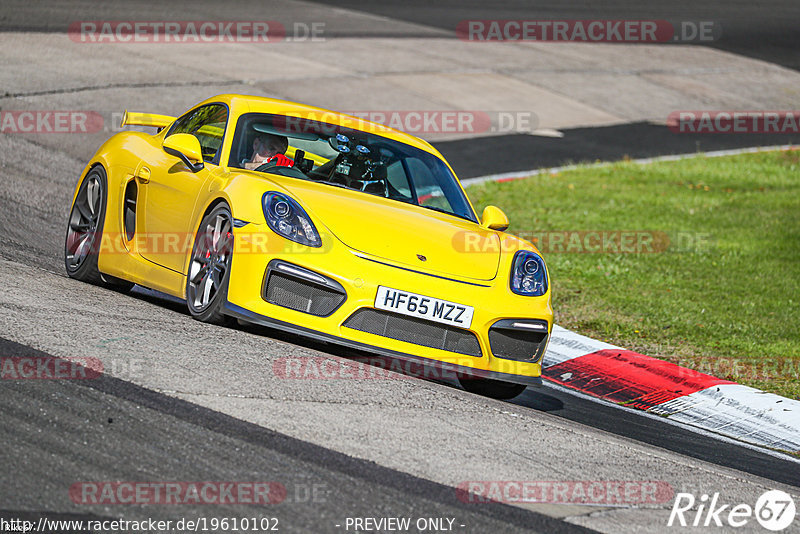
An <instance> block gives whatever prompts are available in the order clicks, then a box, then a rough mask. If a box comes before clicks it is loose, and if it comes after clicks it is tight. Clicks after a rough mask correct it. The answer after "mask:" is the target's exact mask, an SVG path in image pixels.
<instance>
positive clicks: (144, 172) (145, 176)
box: [136, 167, 150, 184]
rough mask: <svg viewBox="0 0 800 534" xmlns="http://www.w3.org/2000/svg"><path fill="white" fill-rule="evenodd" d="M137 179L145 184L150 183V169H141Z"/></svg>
mask: <svg viewBox="0 0 800 534" xmlns="http://www.w3.org/2000/svg"><path fill="white" fill-rule="evenodd" d="M136 178H137V179H138V180H139V182H141V183H143V184H146V183H148V182H149V181H150V169H148V168H147V167H140V168H139V170H138V171H137V172H136Z"/></svg>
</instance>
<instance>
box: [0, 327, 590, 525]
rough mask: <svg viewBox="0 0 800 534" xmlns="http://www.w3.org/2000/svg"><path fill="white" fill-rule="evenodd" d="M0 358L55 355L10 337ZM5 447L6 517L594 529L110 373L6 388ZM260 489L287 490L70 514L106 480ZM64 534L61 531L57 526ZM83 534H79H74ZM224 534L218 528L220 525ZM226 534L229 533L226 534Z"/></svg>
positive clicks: (0, 346) (1, 435)
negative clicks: (72, 505) (77, 496)
mask: <svg viewBox="0 0 800 534" xmlns="http://www.w3.org/2000/svg"><path fill="white" fill-rule="evenodd" d="M0 354H3V355H10V354H14V355H16V356H17V357H33V358H52V356H50V355H48V354H46V353H44V352H41V351H38V350H35V349H32V348H30V347H26V346H24V345H20V344H17V343H14V342H11V341H8V340H6V339H2V338H0ZM1 387H2V390H0V391H1V395H2V399H3V416H2V420H3V425H2V427H0V443H2V447H3V455H4V457H5V458H7V459H16V460H17V462H15V464H16V465H8V464H7V465H6V468H7V472H9V474H11V476H13V477H14V478H15V481H16V482H15V483H14V491H8V490H9V488H8V487H7V485H6V488H4V490H3V492H2V495H0V499H2V501H1V502H2V504H0V517H2V518H6V519H14V518H17V519H19V518H25V519H27V520H35V521H36V522H38V520H39V518H40V517H46V518H48V519H54V520H56V519H72V520H90V519H92V520H98V519H99V520H107V519H110V520H113V519H115V518H117V517H120V516H121V517H124V518H125V519H127V520H130V521H141V520H144V519H147V518H153V519H158V520H161V521H166V520H171V521H174V522H176V523H177V521H179V520H180V519H181V518H202V517H205V518H206V519H207V520H210V519H211V518H222V517H227V518H234V517H235V518H239V519H240V520H241V518H249V517H253V516H255V517H258V520H259V525H261V520H262V518H274V519H276V520H277V522H278V523H277V524H278V530H279V531H281V532H336V531H340V532H344V531H347V530H348V529H347V528H346V525H347V518H348V517H350V518H354V517H409V518H414V520H415V521H417V520H419V519H420V518H426V519H427V518H437V519H438V518H447V519H452V520H453V521H452V522H448V523H446V524H447V525H452V529H453V530H454V531H456V532H464V533H470V532H475V533H482V532H542V533H545V532H563V533H582V532H592V531H591V530H589V529H586V528H583V527H579V526H576V525H570V524H568V523H564V522H562V521H560V520H558V519H554V518H551V517H548V516H545V515H542V514H540V513H536V512H532V511H528V510H523V509H521V508H518V507H513V506H509V505H503V504H498V503H489V504H485V505H475V504H472V503H469V502H465V501H463V500H461V499H463V496H462V497H461V498H459V495H458V494H457V492H456V490H455V489H454V488H452V487H448V486H445V485H442V484H436V483H434V482H431V481H428V480H425V479H422V478H419V477H414V476H411V475H408V474H405V473H402V472H399V471H396V470H393V469H387V468H385V467H382V466H380V465H377V464H375V463H373V462H369V461H365V460H360V459H357V458H353V457H350V456H347V455H344V454H341V453H338V452H335V451H332V450H330V449H327V448H325V447H320V446H317V445H313V444H311V443H308V442H305V441H301V440H298V439H294V438H291V437H289V436H286V435H283V434H280V433H277V432H274V431H272V430H269V429H268V428H264V427H262V426H258V425H254V424H251V423H246V422H244V421H241V420H238V419H235V418H232V417H230V416H226V415H223V414H221V413H219V412H216V411H213V410H209V409H206V408H203V407H201V406H198V405H196V404H192V403H188V402H185V401H180V400H177V399H174V398H171V397H169V396H167V395H164V394H162V393H157V392H154V391H152V390H148V389H144V388H141V387H139V386H136V385H134V384H131V383H130V382H126V381H123V380H119V379H116V378H113V377H110V376H107V375H106V376H103V377H101V378H100V379H97V380H64V381H58V382H55V383H52V382H49V383H48V382H47V381H45V380H28V381H23V380H20V381H4V383H3V384H2V386H1ZM141 480H161V481H170V480H176V481H188V482H203V481H222V482H225V481H253V482H268V483H276V484H280V485H281V486H282V488H284V489H285V493H284V494H276V497H275V499H276V501H278V502H274V503H273V502H270V503H268V504H260V505H252V504H247V503H238V504H228V503H226V504H219V505H215V504H203V505H197V504H194V503H191V502H190V503H188V504H184V505H180V506H178V505H169V504H161V505H143V504H136V505H131V506H129V507H122V508H121V507H117V510H120V511H119V512H118V513H119V516H115V515H112V513H111V512H110V511H109V510H108V508H107V507H104V506H103V505H93V504H87V505H85V508H86V512H84V513H71V514H64V513H63V512H61V511H60V510H63V508H64V501H66V500H68V499H70V498H71V497H70V496H69V494H68V489H69V488H70V487H71V486H72V485H73V484H76V483H81V482H99V481H141ZM54 530H59V531H61V529H54ZM63 530H73V531H78V529H63ZM212 530H217V529H212ZM220 530H221V529H220Z"/></svg>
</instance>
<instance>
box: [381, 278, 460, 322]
mask: <svg viewBox="0 0 800 534" xmlns="http://www.w3.org/2000/svg"><path fill="white" fill-rule="evenodd" d="M375 307H376V308H378V309H379V310H386V311H393V312H396V313H402V314H403V315H408V316H410V317H417V318H419V319H427V320H429V321H436V322H437V323H444V324H449V325H452V326H457V327H459V328H469V327H470V325H471V324H472V312H473V311H474V308H473V307H472V306H466V305H464V304H458V303H456V302H450V301H447V300H442V299H437V298H434V297H427V296H425V295H418V294H417V293H411V292H408V291H401V290H399V289H392V288H391V287H384V286H378V294H377V295H375Z"/></svg>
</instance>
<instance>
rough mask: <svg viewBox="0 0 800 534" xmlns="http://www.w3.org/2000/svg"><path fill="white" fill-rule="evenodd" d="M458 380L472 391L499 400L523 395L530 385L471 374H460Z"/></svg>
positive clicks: (462, 385) (463, 386)
mask: <svg viewBox="0 0 800 534" xmlns="http://www.w3.org/2000/svg"><path fill="white" fill-rule="evenodd" d="M458 382H459V384H461V387H462V388H464V389H466V390H467V391H469V392H470V393H475V394H476V395H482V396H484V397H489V398H492V399H499V400H511V399H513V398H514V397H516V396H518V395H521V394H522V392H523V391H525V388H527V387H528V386H526V385H525V384H515V383H513V382H503V381H502V380H493V379H491V378H478V377H475V376H470V375H466V376H459V377H458Z"/></svg>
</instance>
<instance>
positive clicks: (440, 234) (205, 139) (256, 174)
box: [65, 95, 553, 398]
mask: <svg viewBox="0 0 800 534" xmlns="http://www.w3.org/2000/svg"><path fill="white" fill-rule="evenodd" d="M123 125H134V126H146V127H152V128H154V129H155V131H152V130H151V131H123V132H120V133H118V134H116V135H114V136H113V137H111V138H110V139H109V140H108V141H107V142H106V143H105V144H103V146H101V147H100V149H99V150H98V151H97V153H96V154H95V155H94V157H92V159H91V161H90V162H89V164H88V165H87V166H86V168H85V169H84V171H83V173H82V175H81V177H80V180H79V181H78V184H77V186H76V188H75V192H74V197H73V202H72V209H71V212H70V215H69V221H68V227H67V235H66V244H65V264H66V270H67V273H68V274H69V276H70V277H72V278H76V279H79V280H83V281H87V282H91V283H96V284H101V285H106V286H112V287H115V288H117V289H122V290H124V289H128V288H130V287H132V286H133V284H139V285H141V286H144V287H148V288H151V289H154V290H157V291H160V292H164V293H167V294H169V295H173V296H176V297H179V298H181V299H184V300H185V301H186V303H187V306H188V308H189V311H190V312H191V314H192V315H193V316H194V317H195V318H197V319H198V320H200V321H205V322H210V323H217V324H223V323H225V322H226V321H229V320H231V319H233V318H237V319H240V320H245V321H249V322H252V323H258V324H263V325H267V326H269V327H273V328H278V329H282V330H285V331H288V332H292V333H295V334H300V335H304V336H309V337H312V338H315V339H318V340H324V341H327V342H333V343H338V344H341V345H345V346H349V347H353V348H357V349H361V350H366V351H369V352H371V353H374V354H379V355H381V356H386V357H389V358H397V359H400V360H404V361H414V362H419V363H420V364H422V365H426V366H427V365H431V366H434V367H439V368H445V369H449V370H453V371H455V372H456V373H457V374H458V376H459V377H460V381H461V383H462V385H463V386H464V387H465V389H467V390H469V391H473V392H477V393H481V394H484V395H488V396H492V397H497V398H511V397H514V396H516V395H518V394H519V393H521V392H522V391H523V390H524V388H525V387H526V386H527V385H537V384H539V383H541V378H540V376H541V359H542V356H543V355H544V351H545V348H546V346H547V342H548V339H549V336H550V333H551V330H552V325H553V312H552V308H551V304H550V293H551V292H550V281H549V276H548V272H547V267H546V265H545V263H544V260H543V259H542V257H541V255H540V254H539V252H538V251H537V249H536V248H535V247H534V246H533V245H532V244H531V243H528V242H526V241H524V240H521V239H518V238H516V237H514V236H512V235H510V234H507V233H505V232H504V231H505V230H506V229H507V227H508V219H507V218H506V216H505V215H504V214H503V212H502V211H501V210H500V209H498V208H496V207H493V206H488V207H486V208H485V209H484V210H483V212H482V215H481V217H478V216H477V214H476V212H475V210H474V208H473V206H472V204H471V203H470V201H469V199H468V198H467V195H466V194H465V192H464V190H463V189H462V187H461V185H460V183H459V181H458V179H457V178H456V176H455V174H454V172H453V170H452V169H451V167H450V166H449V164H448V163H447V162H446V161H445V160H444V158H443V157H442V155H441V154H440V153H439V152H438V151H437V150H436V149H434V148H433V147H432V146H431V145H430V144H428V143H427V142H425V141H423V140H421V139H418V138H416V137H413V136H411V135H407V134H405V133H402V132H400V131H396V130H393V129H391V128H387V127H384V126H382V125H379V124H374V123H370V122H367V121H364V120H361V119H358V118H356V117H352V116H349V115H345V114H340V113H335V112H331V111H326V110H322V109H318V108H313V107H309V106H305V105H301V104H295V103H291V102H284V101H280V100H273V99H267V98H259V97H252V96H242V95H220V96H216V97H213V98H211V99H208V100H206V101H204V102H201V103H200V104H198V105H196V106H195V107H193V108H192V109H190V110H189V111H188V112H186V113H185V114H184V115H182V116H181V117H178V118H174V117H168V116H163V115H154V114H146V113H129V112H126V113H125V115H124V117H123ZM139 130H145V128H139Z"/></svg>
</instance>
